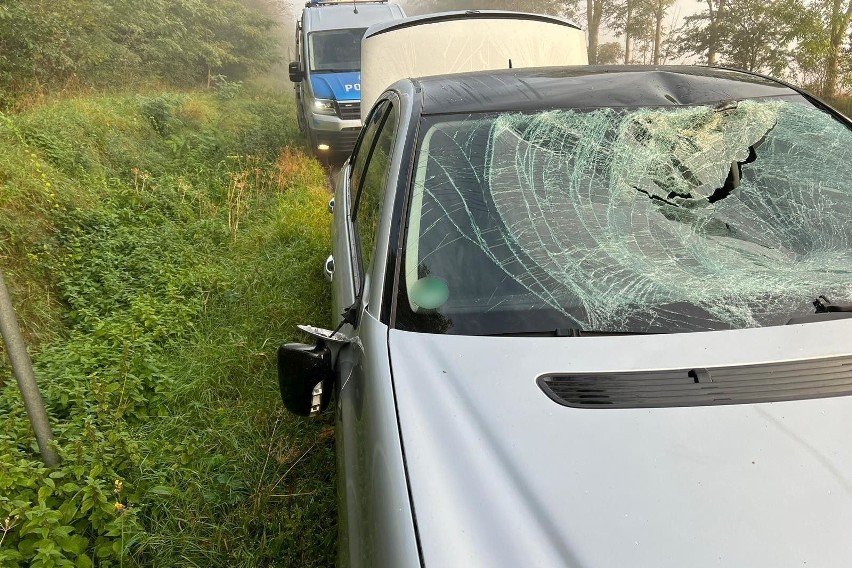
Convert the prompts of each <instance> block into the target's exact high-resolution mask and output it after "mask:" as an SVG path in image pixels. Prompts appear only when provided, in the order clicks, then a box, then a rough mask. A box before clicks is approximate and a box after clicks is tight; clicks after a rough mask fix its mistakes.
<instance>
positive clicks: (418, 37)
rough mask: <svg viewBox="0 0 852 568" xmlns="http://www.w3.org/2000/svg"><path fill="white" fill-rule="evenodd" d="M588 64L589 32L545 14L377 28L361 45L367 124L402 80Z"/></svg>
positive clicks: (450, 15)
mask: <svg viewBox="0 0 852 568" xmlns="http://www.w3.org/2000/svg"><path fill="white" fill-rule="evenodd" d="M588 63H589V57H588V54H587V51H586V37H585V34H584V33H583V30H582V29H580V27H579V26H577V25H576V24H574V23H572V22H569V21H568V20H563V19H561V18H555V17H551V16H545V15H542V14H527V13H522V12H507V11H498V10H479V11H459V12H442V13H437V14H427V15H424V16H414V17H410V18H403V19H401V20H396V21H393V22H386V23H381V24H375V25H373V26H370V27H369V28H368V29H367V32H366V33H365V34H364V39H363V40H362V42H361V119H362V120H363V119H364V118H366V116H367V113H369V112H370V108H371V107H372V105H373V103H374V102H375V101H376V99H378V97H379V96H380V95H381V94H382V92H383V91H384V90H385V89H386V88H387V87H388V86H390V85H391V84H393V83H394V82H396V81H398V80H399V79H404V78H408V77H427V76H432V75H444V74H447V73H464V72H467V71H486V70H493V69H507V68H521V67H553V66H563V65H588Z"/></svg>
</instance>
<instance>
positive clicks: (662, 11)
mask: <svg viewBox="0 0 852 568" xmlns="http://www.w3.org/2000/svg"><path fill="white" fill-rule="evenodd" d="M675 2H676V0H651V17H652V20H653V22H654V60H653V63H654V65H659V64H660V54H661V50H662V44H663V18H665V17H666V13H667V12H668V11H669V8H671V7H672V5H674V3H675Z"/></svg>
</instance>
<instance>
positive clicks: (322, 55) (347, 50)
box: [308, 28, 367, 73]
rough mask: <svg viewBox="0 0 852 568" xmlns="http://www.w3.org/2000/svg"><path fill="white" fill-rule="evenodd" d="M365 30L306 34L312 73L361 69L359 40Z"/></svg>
mask: <svg viewBox="0 0 852 568" xmlns="http://www.w3.org/2000/svg"><path fill="white" fill-rule="evenodd" d="M366 31H367V28H353V29H341V30H331V31H323V32H313V33H310V34H308V52H309V60H310V61H311V71H313V72H314V73H340V72H346V71H350V72H351V71H358V70H360V69H361V38H363V37H364V32H366Z"/></svg>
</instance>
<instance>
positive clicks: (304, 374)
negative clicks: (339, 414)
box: [278, 325, 349, 416]
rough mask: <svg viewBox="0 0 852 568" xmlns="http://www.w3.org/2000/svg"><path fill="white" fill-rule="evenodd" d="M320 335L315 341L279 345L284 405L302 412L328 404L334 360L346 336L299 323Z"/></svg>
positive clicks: (304, 328) (279, 378)
mask: <svg viewBox="0 0 852 568" xmlns="http://www.w3.org/2000/svg"><path fill="white" fill-rule="evenodd" d="M298 327H299V329H301V330H302V331H304V332H306V333H308V334H310V335H313V336H314V337H316V338H317V342H316V343H315V344H314V345H308V344H305V343H285V344H284V345H281V347H279V348H278V389H279V390H280V391H281V401H282V402H283V403H284V407H285V408H286V409H287V410H289V411H290V412H292V413H293V414H296V415H299V416H311V415H313V414H317V413H319V412H322V411H323V410H325V409H326V408H328V404H329V402H330V401H331V393H332V391H333V384H334V360H335V356H336V354H337V351H338V350H339V348H340V346H341V345H343V344H345V343H347V342H348V341H349V340H348V338H346V337H345V336H343V335H341V334H339V333H335V332H332V331H329V330H326V329H321V328H316V327H312V326H305V325H300V326H298Z"/></svg>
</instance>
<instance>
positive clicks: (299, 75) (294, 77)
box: [288, 61, 305, 83]
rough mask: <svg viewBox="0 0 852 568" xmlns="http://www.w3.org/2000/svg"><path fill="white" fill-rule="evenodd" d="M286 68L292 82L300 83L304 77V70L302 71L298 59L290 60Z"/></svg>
mask: <svg viewBox="0 0 852 568" xmlns="http://www.w3.org/2000/svg"><path fill="white" fill-rule="evenodd" d="M288 70H289V71H290V80H291V81H293V82H294V83H301V82H302V81H303V80H304V79H305V72H304V71H302V66H301V65H300V64H299V62H298V61H291V62H290V65H289V67H288Z"/></svg>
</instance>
